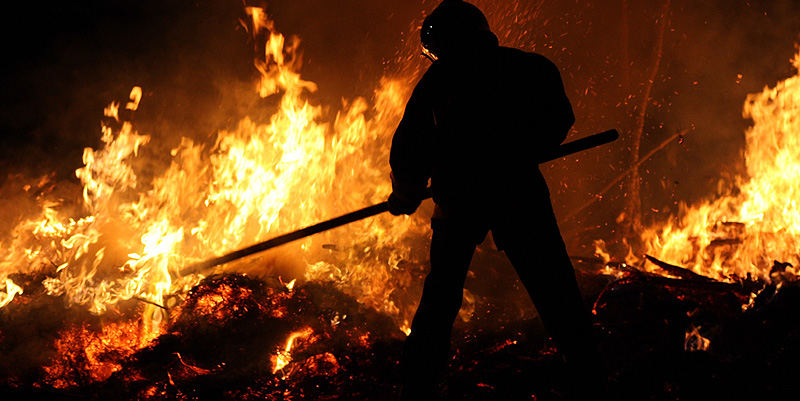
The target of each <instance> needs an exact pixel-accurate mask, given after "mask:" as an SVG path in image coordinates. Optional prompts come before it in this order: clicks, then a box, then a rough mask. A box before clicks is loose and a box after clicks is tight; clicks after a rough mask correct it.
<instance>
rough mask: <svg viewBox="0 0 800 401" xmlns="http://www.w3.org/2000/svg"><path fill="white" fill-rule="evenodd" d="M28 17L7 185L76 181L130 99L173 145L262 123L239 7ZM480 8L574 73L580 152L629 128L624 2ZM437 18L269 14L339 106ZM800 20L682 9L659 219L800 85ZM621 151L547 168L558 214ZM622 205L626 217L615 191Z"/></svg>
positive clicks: (677, 4) (338, 11) (370, 0)
mask: <svg viewBox="0 0 800 401" xmlns="http://www.w3.org/2000/svg"><path fill="white" fill-rule="evenodd" d="M17 3H19V4H16V5H14V6H4V10H3V13H0V30H2V38H3V40H2V41H0V46H2V47H1V48H0V51H1V52H2V53H1V54H2V64H0V184H1V183H2V180H3V179H4V177H5V176H6V175H7V174H8V173H15V172H22V173H25V174H28V175H29V176H31V177H35V176H38V175H41V174H45V173H47V172H50V171H56V172H57V173H58V176H59V177H61V178H64V179H74V178H73V177H74V176H73V171H74V169H75V168H77V167H80V165H81V153H82V149H83V148H84V147H87V146H90V147H96V146H98V144H99V137H100V130H99V128H100V120H101V118H102V109H103V107H105V106H106V105H107V104H108V103H109V102H110V101H112V100H117V101H122V100H124V99H125V98H126V96H127V94H128V91H129V90H130V88H131V87H132V86H134V85H139V86H142V87H143V88H144V91H145V98H144V100H143V101H142V109H141V110H140V112H138V115H137V118H138V120H137V125H138V126H139V127H140V129H141V130H142V131H144V132H145V133H152V134H154V135H162V136H168V137H170V138H172V139H171V140H177V138H179V137H180V136H189V137H193V138H203V137H208V136H210V135H212V134H213V132H215V131H216V130H218V129H220V128H224V127H225V126H226V124H231V123H235V122H236V121H238V120H239V118H241V117H242V116H243V115H244V114H246V113H247V111H248V110H251V109H252V107H251V106H252V104H251V102H252V101H253V100H252V99H251V97H252V83H253V80H254V79H255V77H256V71H255V69H254V68H253V67H252V59H253V55H254V49H253V47H254V46H253V45H254V44H253V42H252V40H250V39H249V38H248V34H247V33H246V32H244V30H243V29H241V28H240V24H239V22H238V19H239V18H244V17H245V15H244V13H243V7H242V3H241V2H239V1H234V0H230V1H211V0H196V1H189V0H172V1H156V0H137V1H133V0H115V1H109V0H88V1H76V2H65V1H59V2H57V1H52V0H44V1H38V2H31V3H26V4H22V3H23V2H17ZM476 3H477V5H479V6H480V7H481V8H483V9H484V10H485V11H486V13H487V16H488V17H489V20H490V22H491V23H492V24H493V26H494V28H495V30H496V31H497V32H498V33H500V35H499V36H501V42H504V44H513V45H517V46H521V47H522V48H524V49H526V50H535V51H537V52H541V53H543V54H545V55H546V56H548V57H550V58H551V59H553V60H554V61H555V62H556V63H557V64H558V65H559V66H560V67H561V68H562V70H563V71H564V78H565V83H566V85H567V91H568V95H569V96H570V98H571V100H572V102H573V105H574V106H575V108H576V114H578V123H577V124H576V127H575V134H574V136H575V137H577V136H585V135H588V134H590V133H592V132H594V131H599V130H603V129H607V128H611V127H616V126H619V125H625V124H626V120H627V119H628V117H627V116H626V115H625V110H624V108H621V107H620V106H618V104H620V102H622V101H623V100H624V97H625V94H624V93H621V91H620V89H619V84H620V76H621V69H622V66H620V48H621V47H620V40H619V38H620V36H619V35H620V31H619V28H620V25H619V8H620V4H621V0H609V1H602V2H599V1H598V2H595V3H594V4H592V3H589V2H585V1H578V0H575V1H560V2H552V1H543V2H537V1H530V2H528V1H522V0H520V4H523V5H522V6H520V7H517V8H514V6H513V4H514V2H511V1H494V2H491V1H488V0H476ZM631 3H632V5H631V13H632V18H631V21H632V22H631V38H632V41H631V48H630V49H631V61H632V62H633V63H634V68H640V69H641V68H643V67H644V66H646V65H647V63H648V61H647V57H648V56H649V54H650V52H651V49H652V30H653V26H654V20H653V18H652V15H653V14H654V10H655V9H656V8H657V5H658V4H659V3H660V2H658V1H655V0H653V1H645V2H631ZM435 4H436V2H435V1H432V0H425V1H423V2H421V4H419V3H411V2H408V1H407V0H382V1H374V0H342V1H329V0H328V1H325V0H291V1H289V0H275V1H272V2H268V4H267V9H268V12H269V13H270V14H271V15H272V16H273V19H275V20H276V24H277V28H278V30H279V31H281V32H283V33H285V34H289V35H291V34H298V35H300V36H301V37H302V40H303V44H302V49H303V52H304V55H305V57H304V59H305V60H306V61H305V63H304V67H303V74H304V77H305V78H306V79H310V80H312V81H315V82H317V83H318V84H319V87H320V91H319V93H317V94H316V95H315V96H316V101H317V102H319V103H320V104H327V105H332V107H337V106H338V105H339V104H340V102H341V100H340V99H341V98H342V97H346V98H352V97H354V96H357V95H366V96H369V95H370V93H371V91H372V89H373V88H374V87H375V83H376V82H377V80H378V79H379V77H380V76H381V75H382V73H384V71H385V70H392V69H394V70H396V69H398V66H397V65H393V63H392V61H393V60H396V59H397V55H398V52H401V50H402V49H403V48H404V45H403V43H404V42H403V41H404V40H406V41H416V40H417V39H416V37H415V36H412V35H411V34H409V28H410V26H411V24H412V23H413V22H414V21H415V19H418V18H420V17H421V16H422V13H423V11H424V10H430V9H432V8H433V6H434V5H435ZM527 4H530V5H529V6H528V5H527ZM254 5H255V4H254ZM798 15H800V2H797V1H795V0H774V1H743V0H735V1H731V0H711V1H700V2H698V1H688V0H673V1H672V8H671V12H670V26H669V30H668V32H667V35H666V37H665V45H664V58H663V60H662V65H661V69H660V73H659V76H658V78H657V81H656V84H655V87H654V92H653V100H654V103H657V105H656V104H654V105H653V108H652V111H651V113H650V115H649V118H648V122H647V126H646V136H645V138H644V142H643V146H642V153H645V152H647V151H648V150H649V149H650V148H651V147H652V146H655V145H656V144H658V143H660V142H661V141H663V139H664V138H666V137H668V136H669V135H671V134H672V133H675V132H677V131H679V130H682V129H687V128H694V130H693V131H692V133H691V134H690V135H689V136H687V139H686V142H685V144H684V146H671V147H669V148H668V149H665V151H663V152H661V153H659V154H658V155H657V156H656V157H655V158H654V159H653V161H652V162H651V163H649V164H647V165H646V166H645V169H644V170H643V179H644V180H645V181H644V182H645V186H644V190H645V191H646V192H645V194H646V195H645V199H644V202H645V209H646V210H649V209H650V208H656V209H661V208H662V206H663V205H664V204H667V205H669V204H671V203H673V202H675V201H677V200H687V201H691V200H694V199H697V198H700V197H704V196H710V195H712V194H713V191H714V188H715V185H716V181H718V180H719V178H721V177H723V176H725V175H726V174H735V173H738V172H741V171H742V169H743V162H742V160H741V157H740V154H741V150H742V146H743V145H744V135H743V130H744V128H746V126H747V121H745V120H743V119H742V117H741V107H742V103H743V101H744V97H745V95H746V94H747V93H751V92H756V91H760V90H761V89H762V88H763V87H764V86H766V85H770V86H772V85H774V84H775V83H776V82H777V81H779V80H780V79H783V78H786V77H789V76H790V75H792V74H793V71H792V70H791V65H790V63H789V59H790V58H791V57H792V56H793V54H794V53H795V51H796V50H795V47H794V44H795V43H796V42H797V41H798V39H799V38H800V37H799V36H798V34H800V18H797V16H798ZM504 33H508V34H509V35H508V39H506V36H505V35H504ZM414 43H415V42H414ZM414 43H412V45H414V46H415V44H414ZM414 46H411V47H408V46H406V48H411V49H415V47H414ZM738 74H741V75H742V78H741V79H738V77H737V75H738ZM737 81H738V82H737ZM695 82H697V84H695ZM244 93H247V95H241V96H240V95H238V94H244ZM334 114H335V113H334ZM166 142H169V141H166ZM709 149H713V151H714V152H713V153H710V152H709V151H708V150H709ZM624 153H625V150H624V143H620V146H618V147H616V148H611V147H610V148H608V149H607V151H605V152H596V153H593V154H591V155H589V156H586V157H584V158H583V159H581V160H582V162H581V163H569V162H568V163H559V164H555V165H554V166H553V167H551V168H550V169H549V171H550V173H549V178H550V181H551V185H552V186H553V192H554V194H555V195H554V197H555V200H556V203H557V209H558V211H559V213H561V214H563V213H567V212H568V211H569V210H571V208H574V207H575V206H576V205H579V204H581V203H583V202H584V201H586V200H587V199H588V197H589V196H590V194H591V192H592V191H597V190H598V189H599V188H602V187H603V186H604V185H605V182H607V181H608V180H609V179H612V178H614V177H615V176H616V174H617V172H618V171H620V169H621V168H623V167H624V162H623V160H624ZM711 155H713V157H710V156H711ZM612 167H613V168H612ZM664 183H667V184H664ZM562 184H565V185H566V187H565V186H564V185H562ZM609 195H610V199H612V201H611V202H613V199H615V198H616V197H618V196H619V195H620V193H619V192H617V193H616V194H609ZM597 208H599V209H596V210H595V211H594V212H592V213H594V214H595V215H596V216H597V218H596V219H595V221H592V219H591V218H590V219H588V220H585V221H584V222H573V223H571V224H573V226H574V225H575V224H577V225H581V224H583V225H591V224H596V221H613V218H612V217H611V216H613V215H614V214H615V213H616V212H617V211H615V210H611V209H613V205H612V204H611V203H608V202H605V203H600V204H598V205H597ZM604 209H607V210H606V212H603V211H601V210H604ZM573 228H574V227H573ZM567 229H570V226H569V225H567Z"/></svg>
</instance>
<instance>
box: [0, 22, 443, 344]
mask: <svg viewBox="0 0 800 401" xmlns="http://www.w3.org/2000/svg"><path fill="white" fill-rule="evenodd" d="M247 12H248V14H249V15H250V17H251V18H252V21H249V22H243V24H245V26H246V27H248V26H249V27H250V29H248V31H249V32H251V33H252V34H253V35H254V36H255V37H257V38H258V37H259V35H267V39H266V42H265V45H264V47H263V56H262V57H260V58H258V59H257V60H256V61H255V66H256V68H257V69H258V71H259V72H260V73H261V79H260V81H259V83H258V86H257V88H256V91H257V93H258V94H259V95H260V96H262V97H271V98H273V99H275V100H277V104H278V108H277V111H275V112H274V113H273V114H271V115H269V116H267V118H264V116H259V118H258V119H251V118H244V119H243V120H241V121H240V122H239V123H238V125H237V126H236V128H234V129H231V130H226V131H220V132H218V133H217V135H216V139H215V140H214V141H213V143H210V144H204V143H195V142H194V141H192V140H190V139H187V138H183V139H182V140H181V142H180V144H179V145H178V146H177V147H175V148H174V149H172V150H171V152H170V153H169V155H162V156H161V157H169V160H168V161H169V164H168V165H169V167H167V168H166V169H164V170H163V171H161V172H156V173H153V172H152V170H146V169H143V168H142V166H143V165H144V164H146V161H147V160H146V157H154V156H152V155H150V154H151V153H154V152H153V151H148V152H142V149H143V148H145V147H146V146H147V145H148V144H149V143H150V142H151V141H153V140H154V139H153V137H151V136H150V135H142V134H139V133H138V132H137V130H136V129H135V127H134V125H133V123H131V122H130V121H125V119H124V118H121V117H120V114H119V110H120V104H119V103H116V102H115V103H111V104H110V105H109V106H108V107H107V108H106V109H105V110H104V115H105V116H106V117H109V119H108V120H107V121H106V122H105V123H104V124H103V126H102V138H101V139H102V142H103V146H102V147H101V148H99V149H96V150H95V149H90V148H87V149H85V151H84V154H83V163H84V166H83V167H82V168H80V169H78V170H77V171H76V176H77V177H78V179H79V180H80V182H81V184H82V186H83V192H82V203H83V205H82V206H83V209H84V214H83V215H72V214H70V213H68V212H66V211H65V209H66V208H64V207H63V204H62V203H60V202H50V203H46V204H45V205H43V209H42V211H41V213H40V214H39V215H38V216H35V217H33V218H31V219H29V220H26V221H24V222H22V223H20V224H19V225H18V226H17V227H16V228H15V229H14V231H13V233H12V235H11V236H10V238H13V240H12V241H11V242H10V243H9V244H3V245H4V246H3V247H2V248H0V249H2V251H0V252H2V253H0V260H2V261H3V262H2V265H0V282H6V295H5V296H4V298H2V300H3V302H4V304H7V303H9V302H11V299H12V298H13V294H16V293H18V291H17V288H19V287H16V286H14V285H13V283H12V282H11V281H10V280H9V279H8V275H9V274H12V273H29V272H40V271H41V272H46V273H47V276H48V278H47V279H46V280H44V281H43V283H42V284H43V285H44V287H45V288H46V290H47V293H48V294H50V295H52V296H63V298H64V300H65V301H66V302H67V303H68V304H70V305H85V306H86V307H87V308H88V309H89V310H90V311H91V312H93V313H97V314H101V313H104V312H105V311H106V310H107V309H108V308H109V306H111V305H113V304H115V303H118V302H121V301H125V300H130V299H138V300H141V301H144V302H145V303H146V306H145V312H144V314H145V316H144V317H145V321H144V322H143V325H142V326H143V327H145V330H144V333H143V334H142V335H143V336H144V338H145V340H144V341H145V342H146V340H147V339H150V338H153V337H154V336H157V335H158V333H159V332H160V331H159V330H160V329H159V327H160V325H161V323H162V322H163V321H164V320H165V319H164V313H163V307H164V301H165V299H166V298H167V297H168V296H169V295H170V294H176V293H181V292H185V291H187V290H188V289H189V288H191V286H192V285H194V284H196V283H197V282H198V281H199V280H200V279H201V278H202V275H201V274H195V275H191V276H187V277H183V276H181V275H180V271H181V268H182V267H184V266H187V265H189V264H192V263H196V262H199V261H202V260H205V259H208V258H210V257H212V256H217V255H220V254H223V253H226V252H230V251H232V250H235V249H237V248H241V247H244V246H247V245H250V244H252V243H254V242H257V241H262V240H265V239H267V238H270V237H273V236H276V235H279V234H282V233H286V232H289V231H292V230H296V229H298V228H301V227H304V226H307V225H310V224H313V223H316V222H318V221H320V220H324V219H328V218H331V217H335V216H338V215H341V214H344V213H347V212H350V211H352V210H356V209H359V208H362V207H365V206H368V205H371V204H374V203H378V202H381V201H383V200H385V199H386V197H387V195H388V194H389V193H390V191H391V186H390V182H389V179H388V150H389V143H390V138H391V134H392V132H393V128H394V127H395V126H396V124H397V122H398V121H399V119H400V117H401V116H402V114H401V113H402V111H403V106H404V102H405V100H406V99H407V98H408V96H409V95H410V91H411V88H410V86H409V82H407V80H405V79H400V78H391V77H385V78H383V79H382V80H381V83H380V86H379V88H378V89H377V90H376V91H375V93H374V99H372V101H368V100H367V99H363V98H357V99H352V100H347V101H345V102H344V104H343V107H342V109H341V111H340V112H338V113H337V114H336V116H335V118H333V119H332V121H331V118H330V117H329V116H328V115H327V110H329V109H330V108H329V107H323V106H321V105H315V104H313V103H312V102H311V101H310V96H311V95H313V93H314V92H315V91H316V90H317V86H316V84H314V83H313V82H310V81H306V80H304V79H302V77H301V75H300V73H299V68H300V66H301V57H300V52H299V44H300V41H299V39H297V38H290V39H289V40H287V39H286V38H285V37H284V36H283V35H281V34H280V33H278V32H276V31H275V29H274V23H273V22H272V21H271V20H269V18H268V17H267V15H266V13H265V12H264V10H263V9H260V8H254V7H248V8H247ZM141 100H142V88H140V87H134V88H133V90H132V91H131V93H130V101H129V102H127V104H126V105H125V109H126V110H131V113H133V112H134V111H135V110H137V109H138V107H139V106H140V101H141ZM256 120H257V121H268V122H267V123H258V122H256ZM143 153H147V154H148V156H146V157H145V156H143ZM155 157H158V155H156V156H155ZM143 158H144V159H143ZM427 233H428V227H427V224H426V223H425V222H424V218H422V217H405V218H395V217H392V216H378V217H376V218H372V219H369V220H367V221H360V222H357V223H354V224H352V225H350V226H348V227H342V228H340V229H337V230H336V231H335V233H334V234H321V235H318V236H316V237H314V238H309V239H306V240H304V241H300V242H298V243H296V244H289V245H286V246H284V249H285V250H286V253H289V254H291V256H292V257H293V258H294V259H296V261H295V263H297V262H300V263H301V264H302V268H301V269H300V271H292V272H290V273H289V274H287V273H286V272H281V273H282V274H283V275H284V277H286V276H293V277H287V278H289V279H291V280H292V281H290V286H291V285H293V284H291V283H294V282H295V280H301V281H302V280H306V281H309V280H326V281H333V282H335V283H337V285H339V287H340V288H341V289H342V290H343V291H345V292H347V293H349V294H350V295H353V296H355V297H356V298H357V299H359V301H360V302H362V303H363V304H364V305H366V306H368V307H372V308H374V309H376V310H379V311H381V312H384V313H387V314H389V315H391V316H393V317H394V318H395V319H396V321H397V322H398V326H399V325H401V324H403V323H402V322H407V321H408V320H410V319H409V317H410V314H411V313H412V312H413V302H410V301H409V302H407V304H406V303H405V302H403V303H402V304H398V303H397V298H398V297H399V294H398V291H396V289H399V288H404V286H406V285H407V284H408V281H409V280H407V279H403V278H402V277H401V276H402V273H403V271H404V268H403V267H401V265H402V264H403V263H409V262H410V263H419V261H418V260H417V259H416V258H417V257H416V256H415V255H416V254H415V253H414V252H413V250H412V248H411V246H410V245H409V244H408V241H407V238H422V237H424V236H425V235H426V234H427ZM330 243H334V245H335V247H334V248H331V249H335V250H334V251H326V250H325V249H323V248H322V246H321V245H323V244H330ZM423 257H424V256H423ZM419 259H421V258H419ZM258 266H259V267H261V265H258ZM261 274H272V272H271V271H270V270H268V269H265V270H263V271H262V272H261ZM398 277H401V278H398ZM20 292H21V289H20Z"/></svg>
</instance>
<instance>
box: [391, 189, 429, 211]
mask: <svg viewBox="0 0 800 401" xmlns="http://www.w3.org/2000/svg"><path fill="white" fill-rule="evenodd" d="M387 202H388V203H389V213H391V214H393V215H395V216H400V215H401V214H411V213H414V212H415V211H416V210H417V208H418V207H419V204H420V203H422V201H421V200H419V199H416V200H408V199H406V198H403V197H401V196H399V195H397V194H396V193H394V192H392V194H391V195H389V199H388V201H387Z"/></svg>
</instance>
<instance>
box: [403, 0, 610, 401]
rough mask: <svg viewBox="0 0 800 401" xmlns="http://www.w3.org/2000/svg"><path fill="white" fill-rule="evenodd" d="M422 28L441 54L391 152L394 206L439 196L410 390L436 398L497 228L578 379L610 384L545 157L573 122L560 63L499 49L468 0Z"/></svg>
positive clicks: (408, 367)
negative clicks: (468, 282)
mask: <svg viewBox="0 0 800 401" xmlns="http://www.w3.org/2000/svg"><path fill="white" fill-rule="evenodd" d="M421 36H422V37H421V39H422V45H423V49H424V50H423V53H424V54H425V55H426V56H427V57H428V58H430V59H431V60H432V61H433V63H432V65H431V66H430V68H429V69H428V71H427V72H426V73H425V74H424V76H423V77H422V78H421V80H420V81H419V83H418V84H417V86H416V88H415V89H414V91H413V93H412V95H411V98H410V100H409V101H408V104H407V106H406V109H405V113H404V115H403V118H402V120H401V122H400V124H399V126H398V127H397V130H396V132H395V134H394V137H393V140H392V149H391V155H390V165H391V169H392V187H393V192H392V194H391V195H390V196H389V199H388V203H389V209H390V212H391V213H392V214H394V215H403V214H412V213H414V211H416V209H417V208H418V207H419V205H420V202H421V199H423V198H425V197H426V195H428V194H429V192H428V191H429V189H428V181H429V180H430V193H432V195H433V200H434V202H435V204H436V206H435V209H434V213H433V217H432V219H431V220H432V221H431V225H432V229H433V236H432V239H431V249H430V263H431V269H430V272H429V274H428V276H427V277H426V279H425V283H424V287H423V293H422V299H421V300H420V304H419V307H418V309H417V311H416V314H415V316H414V319H413V322H412V325H411V333H410V335H409V336H408V338H407V340H406V342H405V344H404V349H403V356H402V358H401V362H400V366H401V374H402V377H403V390H402V391H401V399H402V400H428V399H432V398H434V395H435V394H436V392H437V387H438V384H439V381H440V380H441V375H442V373H443V371H444V370H445V368H446V367H447V361H448V359H449V348H450V336H451V333H452V328H453V323H454V321H455V318H456V316H457V314H458V311H459V309H460V307H461V301H462V296H463V287H464V281H465V278H466V275H467V271H468V269H469V265H470V261H471V259H472V256H473V253H474V252H475V249H476V246H477V245H478V244H480V243H481V242H482V241H483V240H484V238H485V237H486V235H487V234H488V232H489V231H491V232H492V235H493V238H494V241H495V244H496V245H497V247H498V249H501V250H503V251H504V252H505V254H506V256H507V257H508V258H509V260H510V261H511V263H512V264H513V265H514V268H515V269H516V271H517V274H518V276H519V278H520V280H521V282H522V283H523V284H524V286H525V288H526V290H527V291H528V293H529V295H530V297H531V299H532V300H533V302H534V305H535V306H536V309H537V311H538V312H539V315H540V316H541V319H542V322H543V324H544V325H545V328H546V329H547V331H548V333H549V334H550V336H551V337H552V338H553V341H554V342H555V344H556V347H557V348H558V350H559V352H560V353H561V354H562V355H563V357H564V359H565V361H566V363H567V366H568V367H570V368H571V370H572V372H573V373H574V377H576V378H579V381H580V380H583V379H585V381H586V382H587V383H588V382H591V381H592V380H594V383H598V382H599V381H602V380H603V379H602V378H599V377H598V376H599V375H600V372H601V370H600V364H599V358H598V353H597V346H596V343H595V339H594V335H593V332H592V324H591V320H590V316H589V314H588V313H587V311H586V309H585V307H584V305H583V303H582V300H581V295H580V292H579V290H578V285H577V282H576V280H575V272H574V270H573V267H572V264H571V262H570V259H569V257H568V255H567V251H566V247H565V245H564V241H563V239H562V237H561V234H560V232H559V229H558V225H557V222H556V218H555V216H554V214H553V208H552V205H551V202H550V194H549V190H548V188H547V184H546V182H545V180H544V178H543V176H542V173H541V172H540V171H539V167H538V163H537V162H536V160H539V158H540V156H541V155H546V154H548V153H552V151H554V150H555V148H556V147H557V146H558V145H559V144H560V143H561V142H562V141H563V140H564V139H565V138H566V136H567V132H568V131H569V130H570V127H571V126H572V124H573V123H574V121H575V117H574V115H573V113H572V107H571V105H570V103H569V100H568V99H567V96H566V94H565V92H564V87H563V84H562V81H561V76H560V72H559V70H558V68H557V67H556V66H555V65H554V64H553V63H552V62H551V61H549V60H548V59H547V58H545V57H544V56H541V55H539V54H535V53H527V52H523V51H521V50H517V49H512V48H507V47H501V46H499V44H498V40H497V37H496V36H495V35H494V34H493V33H492V31H491V30H490V28H489V23H488V21H487V20H486V17H485V16H484V14H483V13H482V12H481V11H480V10H479V9H478V8H477V7H475V6H474V5H472V4H469V3H466V2H463V1H461V0H444V1H443V2H442V3H441V4H440V5H439V6H438V7H437V8H436V9H435V10H434V11H433V12H432V13H431V14H430V15H429V16H428V17H427V18H426V19H425V21H424V23H423V26H422V33H421ZM592 376H594V377H592Z"/></svg>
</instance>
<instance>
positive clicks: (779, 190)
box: [629, 54, 800, 281]
mask: <svg viewBox="0 0 800 401" xmlns="http://www.w3.org/2000/svg"><path fill="white" fill-rule="evenodd" d="M794 66H795V67H796V68H797V69H798V71H799V72H800V54H798V55H797V56H796V57H795V59H794ZM744 116H745V117H746V118H750V119H752V120H753V126H752V127H750V128H749V129H748V130H747V132H746V133H745V135H746V149H745V161H746V163H747V173H748V177H746V178H745V177H741V178H739V179H738V182H736V183H735V184H736V186H737V188H738V189H739V191H738V192H737V193H735V194H733V195H730V196H725V197H721V198H719V199H715V200H713V201H710V202H705V203H702V204H699V205H696V206H692V207H687V206H685V205H683V207H682V210H681V213H680V217H679V218H678V219H675V220H673V221H670V222H668V224H666V225H664V226H658V227H652V228H650V229H648V230H647V231H646V232H645V233H644V236H643V238H644V240H645V242H646V244H647V250H646V252H647V253H648V254H650V255H652V256H654V257H656V258H658V259H660V260H663V261H665V262H668V263H671V264H675V265H679V266H683V267H688V268H691V269H692V270H693V271H694V272H696V273H698V274H702V275H704V276H708V277H712V278H715V279H718V280H724V281H733V280H735V279H736V278H739V279H745V278H747V277H748V275H749V276H751V277H752V278H754V279H755V278H760V279H764V280H769V273H770V270H771V267H772V265H773V262H774V261H779V262H784V263H790V264H792V265H793V266H794V269H793V268H792V267H789V268H788V269H787V271H788V272H796V271H797V269H798V268H800V207H799V205H798V202H797V199H798V198H800V73H799V74H798V75H796V76H794V77H791V78H789V79H787V80H785V81H783V82H780V83H778V84H777V85H776V86H775V87H774V88H765V89H764V91H763V92H761V93H756V94H752V95H749V96H748V97H747V100H746V102H745V105H744ZM630 262H633V263H636V262H637V260H629V263H630Z"/></svg>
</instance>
